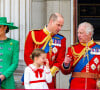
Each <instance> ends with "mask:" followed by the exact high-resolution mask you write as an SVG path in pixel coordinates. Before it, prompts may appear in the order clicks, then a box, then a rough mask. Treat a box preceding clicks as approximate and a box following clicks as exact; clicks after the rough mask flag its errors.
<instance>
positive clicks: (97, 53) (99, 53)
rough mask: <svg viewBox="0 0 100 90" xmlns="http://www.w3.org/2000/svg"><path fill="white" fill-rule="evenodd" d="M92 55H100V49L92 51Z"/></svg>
mask: <svg viewBox="0 0 100 90" xmlns="http://www.w3.org/2000/svg"><path fill="white" fill-rule="evenodd" d="M90 53H91V54H94V55H100V49H98V48H94V49H91V52H90Z"/></svg>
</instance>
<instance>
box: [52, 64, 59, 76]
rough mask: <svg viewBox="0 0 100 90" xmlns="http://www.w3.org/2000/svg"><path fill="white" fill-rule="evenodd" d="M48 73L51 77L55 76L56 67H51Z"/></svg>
mask: <svg viewBox="0 0 100 90" xmlns="http://www.w3.org/2000/svg"><path fill="white" fill-rule="evenodd" d="M50 71H51V74H52V76H55V74H56V72H57V71H59V68H58V67H56V66H53V67H52V68H51V69H50Z"/></svg>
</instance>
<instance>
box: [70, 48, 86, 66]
mask: <svg viewBox="0 0 100 90" xmlns="http://www.w3.org/2000/svg"><path fill="white" fill-rule="evenodd" d="M72 53H73V55H74V57H75V58H76V59H77V60H75V61H74V63H73V66H75V65H76V63H77V62H78V61H79V59H80V58H81V57H82V56H83V55H85V53H86V47H85V48H84V49H83V50H82V51H81V52H80V53H76V52H75V50H74V47H72Z"/></svg>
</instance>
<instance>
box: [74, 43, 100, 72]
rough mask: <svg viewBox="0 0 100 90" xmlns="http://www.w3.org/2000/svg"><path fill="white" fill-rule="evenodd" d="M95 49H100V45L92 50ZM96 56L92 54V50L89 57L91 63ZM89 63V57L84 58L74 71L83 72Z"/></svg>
mask: <svg viewBox="0 0 100 90" xmlns="http://www.w3.org/2000/svg"><path fill="white" fill-rule="evenodd" d="M95 48H100V45H97V44H96V45H95V46H93V47H92V48H91V49H95ZM94 56H95V55H93V54H90V50H89V51H88V57H89V61H91V59H92V58H93V57H94ZM87 63H88V59H87V57H83V58H82V59H81V60H80V61H79V62H78V63H77V64H76V66H75V68H74V71H73V72H81V71H82V70H83V68H84V67H85V66H86V64H87Z"/></svg>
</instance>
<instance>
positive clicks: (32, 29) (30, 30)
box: [30, 29, 41, 31]
mask: <svg viewBox="0 0 100 90" xmlns="http://www.w3.org/2000/svg"><path fill="white" fill-rule="evenodd" d="M39 30H41V29H32V30H30V31H39Z"/></svg>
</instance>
